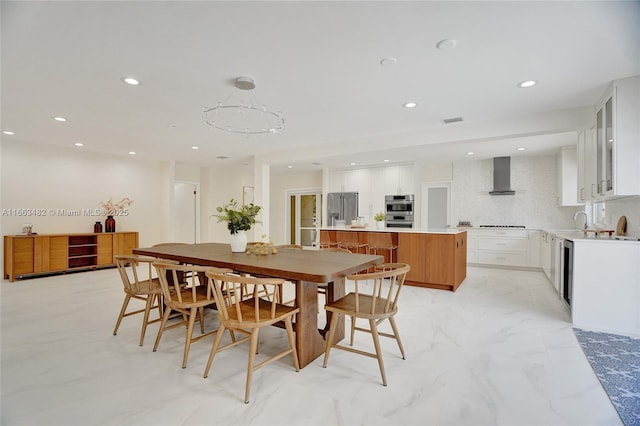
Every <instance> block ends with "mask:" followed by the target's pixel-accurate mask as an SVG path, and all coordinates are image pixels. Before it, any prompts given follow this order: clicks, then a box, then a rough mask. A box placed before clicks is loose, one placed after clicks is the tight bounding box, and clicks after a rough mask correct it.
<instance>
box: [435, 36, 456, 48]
mask: <svg viewBox="0 0 640 426" xmlns="http://www.w3.org/2000/svg"><path fill="white" fill-rule="evenodd" d="M457 45H458V40H456V39H454V38H447V39H444V40H440V41H439V42H438V43H436V47H437V48H438V49H440V50H446V49H453V48H454V47H456V46H457Z"/></svg>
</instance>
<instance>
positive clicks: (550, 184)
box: [451, 156, 617, 229]
mask: <svg viewBox="0 0 640 426" xmlns="http://www.w3.org/2000/svg"><path fill="white" fill-rule="evenodd" d="M557 173H558V172H557V166H556V157H555V156H538V157H512V158H511V189H513V190H514V191H515V192H516V193H515V195H489V191H491V190H492V189H493V159H487V160H479V161H459V162H454V163H453V182H452V191H451V193H452V200H451V205H452V223H453V224H454V225H455V224H457V223H458V221H460V220H469V221H471V224H472V225H473V226H478V225H525V226H527V227H528V228H554V229H573V228H579V227H581V226H582V224H583V222H581V220H583V219H582V218H579V219H578V221H575V222H574V220H573V214H574V213H575V212H576V211H578V210H582V208H581V207H559V206H558V178H557ZM616 220H617V219H616ZM578 222H579V223H578Z"/></svg>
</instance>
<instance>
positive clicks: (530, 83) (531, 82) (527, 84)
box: [518, 80, 538, 89]
mask: <svg viewBox="0 0 640 426" xmlns="http://www.w3.org/2000/svg"><path fill="white" fill-rule="evenodd" d="M536 84H538V82H537V81H535V80H526V81H521V82H520V83H518V87H521V88H523V89H526V88H527V87H531V86H535V85H536Z"/></svg>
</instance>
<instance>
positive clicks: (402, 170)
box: [397, 165, 415, 195]
mask: <svg viewBox="0 0 640 426" xmlns="http://www.w3.org/2000/svg"><path fill="white" fill-rule="evenodd" d="M398 169H399V173H398V175H399V179H398V192H397V194H398V195H403V194H415V166H413V165H406V166H399V167H398Z"/></svg>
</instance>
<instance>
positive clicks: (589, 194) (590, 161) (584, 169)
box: [577, 127, 598, 203]
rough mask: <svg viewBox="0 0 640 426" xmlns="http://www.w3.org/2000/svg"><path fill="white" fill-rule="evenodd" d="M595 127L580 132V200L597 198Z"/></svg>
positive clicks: (578, 150)
mask: <svg viewBox="0 0 640 426" xmlns="http://www.w3.org/2000/svg"><path fill="white" fill-rule="evenodd" d="M594 135H595V127H591V128H590V129H583V130H581V131H579V132H578V149H577V160H578V194H577V196H578V202H579V203H584V202H585V201H590V200H594V199H597V197H598V195H597V191H596V188H597V184H596V145H595V142H596V141H595V139H594Z"/></svg>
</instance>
